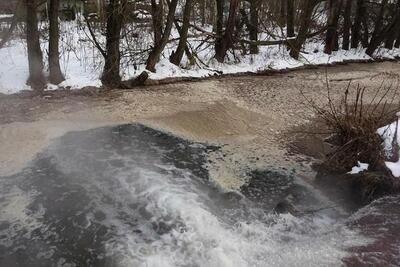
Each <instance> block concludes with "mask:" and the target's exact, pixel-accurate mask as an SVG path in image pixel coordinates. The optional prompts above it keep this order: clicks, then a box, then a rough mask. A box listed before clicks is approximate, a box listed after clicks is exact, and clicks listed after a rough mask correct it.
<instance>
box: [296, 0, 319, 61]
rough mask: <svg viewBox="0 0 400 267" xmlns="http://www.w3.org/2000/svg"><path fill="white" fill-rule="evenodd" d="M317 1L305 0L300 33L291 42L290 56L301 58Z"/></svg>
mask: <svg viewBox="0 0 400 267" xmlns="http://www.w3.org/2000/svg"><path fill="white" fill-rule="evenodd" d="M316 3H317V2H316V1H314V0H304V3H303V7H302V16H301V20H300V27H299V33H298V34H297V37H296V39H295V40H294V42H290V46H291V47H290V56H291V57H293V58H294V59H299V56H300V49H301V48H302V47H303V44H304V42H305V41H306V39H307V33H308V31H309V27H310V24H311V19H312V14H313V10H314V7H315V5H316Z"/></svg>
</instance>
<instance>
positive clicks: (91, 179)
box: [0, 125, 366, 267]
mask: <svg viewBox="0 0 400 267" xmlns="http://www.w3.org/2000/svg"><path fill="white" fill-rule="evenodd" d="M216 149H217V148H216V147H209V146H206V145H204V144H198V143H191V142H188V141H185V140H182V139H179V138H176V137H173V136H170V135H167V134H164V133H161V132H158V131H155V130H152V129H150V128H147V127H144V126H141V125H123V126H118V127H105V128H99V129H94V130H89V131H85V132H72V133H68V134H66V135H65V136H63V137H62V138H59V139H58V140H56V141H55V142H54V143H53V144H52V145H51V146H50V147H49V148H47V149H46V150H45V151H44V152H42V153H40V154H39V155H38V156H37V157H36V159H35V160H34V161H33V162H31V164H30V166H28V167H26V168H25V169H24V170H22V171H21V172H20V173H18V174H16V175H13V176H8V177H0V266H163V267H164V266H337V265H340V264H341V263H342V259H343V258H345V257H347V256H349V255H348V252H346V251H348V248H349V247H355V246H359V245H362V244H364V243H365V242H366V240H365V238H364V237H362V236H361V235H360V234H359V231H357V230H350V229H349V228H348V227H347V226H346V224H345V223H344V218H343V217H341V216H338V215H337V214H336V213H334V212H333V213H332V212H330V213H328V212H305V213H303V214H302V215H300V216H298V217H294V216H292V215H290V214H286V215H276V214H274V213H273V212H272V209H273V207H274V205H276V203H277V202H278V201H279V199H283V198H285V197H288V195H289V194H290V197H292V198H297V201H298V202H299V203H300V204H301V205H303V208H304V209H305V210H306V209H307V208H309V209H314V210H315V207H316V206H318V205H320V204H321V203H318V201H321V200H319V198H318V196H317V195H316V194H315V192H312V190H310V189H307V187H305V186H302V185H301V183H300V184H299V183H297V182H296V178H294V179H286V180H285V179H283V180H282V179H280V177H283V176H282V175H278V174H276V175H275V174H274V173H273V172H268V173H266V174H265V176H263V175H262V173H258V174H257V175H256V177H255V178H254V180H253V182H252V183H251V184H250V185H249V186H248V187H246V188H243V190H242V193H243V194H240V193H239V192H238V193H226V192H222V191H221V190H220V189H218V188H217V187H216V186H214V185H213V184H212V183H211V182H210V179H209V176H208V171H207V169H206V168H205V167H204V165H205V163H206V154H207V153H208V152H210V151H211V150H216ZM2 153H5V152H2ZM260 177H261V178H260ZM263 177H264V178H263ZM278 178H279V179H278ZM260 179H261V180H262V181H263V182H262V183H258V184H257V181H258V180H260ZM254 184H255V185H257V186H254ZM252 185H253V187H254V188H252V187H251V186H252ZM260 187H261V188H260ZM262 187H264V188H262ZM272 189H273V190H272ZM296 194H297V195H296ZM310 196H311V198H310ZM265 200H267V201H265ZM316 203H317V204H318V205H316ZM321 205H322V204H321ZM323 205H326V203H323ZM308 206H309V207H308Z"/></svg>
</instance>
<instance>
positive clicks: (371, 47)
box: [366, 0, 388, 56]
mask: <svg viewBox="0 0 400 267" xmlns="http://www.w3.org/2000/svg"><path fill="white" fill-rule="evenodd" d="M387 3H388V0H382V3H381V8H380V10H379V13H378V16H377V17H376V20H375V28H374V32H373V33H372V37H371V40H370V42H369V44H368V47H367V51H366V54H367V55H369V56H372V55H373V54H374V52H375V50H376V49H377V48H378V46H379V45H380V44H381V43H382V39H383V38H382V37H383V35H384V34H383V33H382V28H383V16H384V14H385V8H386V5H387Z"/></svg>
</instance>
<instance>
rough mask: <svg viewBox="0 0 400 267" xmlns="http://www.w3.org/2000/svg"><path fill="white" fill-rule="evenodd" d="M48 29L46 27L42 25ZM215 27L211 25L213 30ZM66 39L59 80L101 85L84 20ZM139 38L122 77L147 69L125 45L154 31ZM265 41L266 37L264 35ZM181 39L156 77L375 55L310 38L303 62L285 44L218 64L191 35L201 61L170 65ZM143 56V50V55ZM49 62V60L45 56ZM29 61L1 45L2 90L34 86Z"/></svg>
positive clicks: (141, 44) (384, 54)
mask: <svg viewBox="0 0 400 267" xmlns="http://www.w3.org/2000/svg"><path fill="white" fill-rule="evenodd" d="M42 27H46V25H42ZM210 30H211V29H210ZM60 31H61V40H60V51H61V68H62V70H63V72H64V74H65V77H66V80H65V81H64V82H63V83H61V84H60V87H63V88H71V89H76V88H82V87H85V86H101V82H100V79H99V77H100V74H101V71H102V67H103V58H102V56H101V54H100V53H99V51H97V49H96V48H95V47H94V45H93V43H92V42H91V41H90V38H89V35H88V32H87V30H85V27H84V26H82V23H79V22H63V23H61V26H60ZM137 34H138V36H137V37H135V38H136V39H135V38H132V39H130V40H123V42H122V45H121V50H122V54H123V58H122V62H121V64H122V66H121V75H122V77H123V79H130V78H134V77H135V76H137V75H138V74H140V73H141V72H142V71H143V70H144V69H145V66H144V64H143V63H144V60H143V58H145V56H144V57H143V53H142V54H141V58H140V59H139V58H138V57H139V56H133V57H136V58H134V59H132V57H129V56H127V55H129V53H132V52H131V51H128V50H127V49H126V48H128V47H129V48H130V49H131V48H132V46H135V49H137V50H140V49H142V50H145V49H147V48H149V47H150V46H151V43H152V37H151V33H149V32H147V31H140V32H138V33H137ZM172 37H173V38H175V37H178V33H177V32H176V31H173V32H172ZM98 39H99V41H100V42H101V43H104V36H101V35H99V36H98ZM260 39H262V40H266V39H268V37H267V36H263V35H261V36H260ZM46 40H47V38H46V36H44V37H43V39H42V50H43V51H44V56H45V58H46V55H47V41H46ZM176 45H177V43H176V42H171V43H169V44H168V45H167V47H166V49H165V51H164V52H163V55H162V58H161V60H160V62H159V63H158V64H157V66H156V69H157V72H156V73H150V75H149V76H150V78H151V79H155V80H158V79H165V78H171V77H207V76H211V75H216V74H217V75H219V74H232V73H243V72H261V71H266V70H282V69H292V68H296V67H300V66H303V65H320V64H331V63H335V62H343V61H348V60H367V59H371V58H370V57H369V56H367V55H366V54H365V50H364V49H353V50H349V51H344V50H343V51H338V52H334V53H333V54H332V55H327V54H324V53H323V44H322V42H320V41H318V40H311V41H309V42H308V43H307V44H306V46H305V48H304V53H302V54H301V56H300V59H299V60H294V59H293V58H291V57H290V56H289V53H288V51H287V49H286V47H285V46H278V45H276V46H261V47H260V52H259V54H258V55H241V54H240V51H237V52H236V54H235V55H233V54H229V55H228V60H227V61H226V63H223V64H221V63H218V62H217V61H216V60H215V59H213V55H214V51H213V46H212V45H210V44H208V43H205V44H201V40H196V39H192V40H191V46H192V47H197V50H196V51H197V56H198V57H199V58H200V59H201V62H200V61H198V62H197V64H196V65H194V66H188V65H187V60H186V58H184V60H183V62H182V67H177V66H175V65H173V64H171V63H170V62H169V60H168V57H169V55H170V54H171V52H172V51H173V50H174V49H175V47H176ZM138 54H140V53H138ZM376 55H377V57H380V58H388V59H389V58H394V57H399V56H400V49H394V50H391V51H387V50H383V49H382V50H379V51H378V52H377V54H376ZM45 60H46V59H45ZM27 78H28V61H27V52H26V43H25V41H24V40H21V39H14V40H12V41H10V42H9V43H8V45H7V46H6V47H4V48H2V49H0V93H4V94H11V93H17V92H19V91H21V90H26V89H30V88H29V86H27V85H26V84H25V83H26V80H27ZM56 88H58V87H57V86H54V85H49V86H48V89H56Z"/></svg>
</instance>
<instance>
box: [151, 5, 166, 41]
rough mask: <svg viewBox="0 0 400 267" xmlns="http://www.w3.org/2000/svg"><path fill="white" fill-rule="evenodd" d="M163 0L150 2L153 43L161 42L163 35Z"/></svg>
mask: <svg viewBox="0 0 400 267" xmlns="http://www.w3.org/2000/svg"><path fill="white" fill-rule="evenodd" d="M163 13H164V0H159V3H158V4H157V1H156V0H151V18H152V21H153V32H154V43H155V44H158V43H159V42H160V41H161V38H162V33H163Z"/></svg>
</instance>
